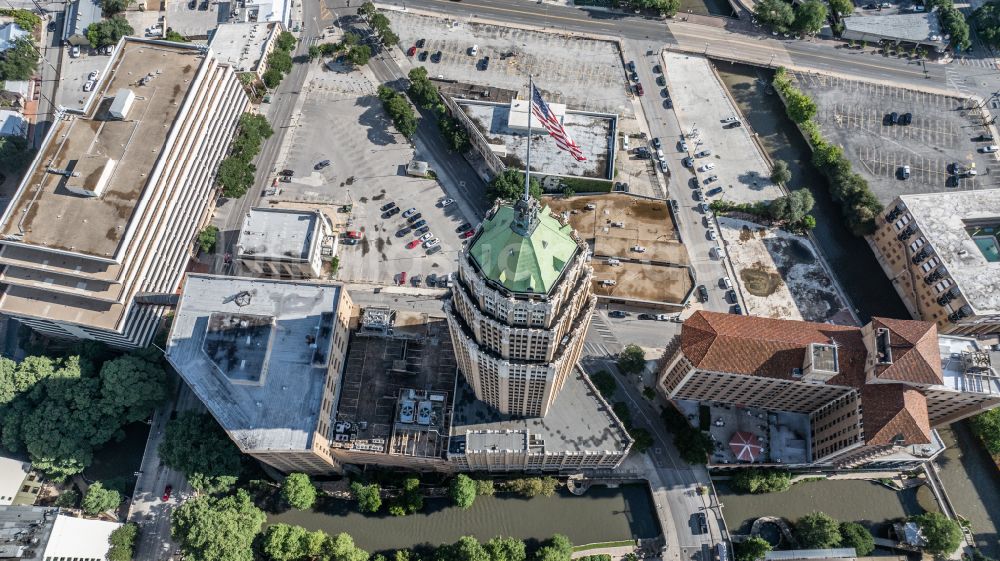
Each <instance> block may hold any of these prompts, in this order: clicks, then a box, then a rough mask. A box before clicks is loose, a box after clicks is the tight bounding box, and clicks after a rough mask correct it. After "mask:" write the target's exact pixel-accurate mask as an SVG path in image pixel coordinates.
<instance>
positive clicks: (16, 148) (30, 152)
mask: <svg viewBox="0 0 1000 561" xmlns="http://www.w3.org/2000/svg"><path fill="white" fill-rule="evenodd" d="M15 48H16V47H15ZM2 68H3V62H2V61H0V78H2V77H3V75H4V71H3V69H2ZM34 157H35V149H34V148H33V147H32V146H31V144H29V143H28V139H27V138H25V137H23V136H19V135H14V136H0V171H5V172H7V173H11V174H15V173H18V172H20V171H21V170H23V169H24V168H25V167H27V165H28V164H30V163H31V160H32V158H34Z"/></svg>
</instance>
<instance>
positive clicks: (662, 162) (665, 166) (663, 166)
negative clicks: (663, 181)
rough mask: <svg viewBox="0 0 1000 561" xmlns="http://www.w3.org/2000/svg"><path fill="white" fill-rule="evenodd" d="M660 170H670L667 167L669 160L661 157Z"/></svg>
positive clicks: (667, 171)
mask: <svg viewBox="0 0 1000 561" xmlns="http://www.w3.org/2000/svg"><path fill="white" fill-rule="evenodd" d="M660 171H662V172H663V173H669V172H670V168H668V167H667V161H666V160H664V159H662V158H661V159H660Z"/></svg>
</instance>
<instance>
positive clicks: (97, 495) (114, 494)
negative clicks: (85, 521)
mask: <svg viewBox="0 0 1000 561" xmlns="http://www.w3.org/2000/svg"><path fill="white" fill-rule="evenodd" d="M121 502H122V496H121V495H120V494H118V491H115V490H114V489H105V488H104V485H103V484H102V483H101V482H100V481H97V482H95V483H93V484H91V485H90V487H88V488H87V494H86V495H84V496H83V502H81V503H80V508H81V509H83V511H84V512H86V513H87V514H90V515H91V516H93V515H96V514H100V513H102V512H104V511H106V510H111V509H113V508H115V507H117V506H118V505H119V504H121Z"/></svg>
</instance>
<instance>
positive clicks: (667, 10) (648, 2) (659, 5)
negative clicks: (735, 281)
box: [639, 0, 681, 18]
mask: <svg viewBox="0 0 1000 561" xmlns="http://www.w3.org/2000/svg"><path fill="white" fill-rule="evenodd" d="M639 4H640V5H641V6H642V7H644V8H650V9H654V10H659V11H661V12H663V15H665V16H667V17H668V18H672V17H674V16H675V15H676V14H677V10H678V9H680V7H681V2H680V0H640V1H639Z"/></svg>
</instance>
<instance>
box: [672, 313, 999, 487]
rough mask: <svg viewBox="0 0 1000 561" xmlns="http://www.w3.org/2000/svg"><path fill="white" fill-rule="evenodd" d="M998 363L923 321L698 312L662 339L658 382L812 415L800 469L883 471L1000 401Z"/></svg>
mask: <svg viewBox="0 0 1000 561" xmlns="http://www.w3.org/2000/svg"><path fill="white" fill-rule="evenodd" d="M992 355H996V356H992ZM997 366H1000V354H997V353H990V352H987V351H984V350H983V349H981V348H979V346H978V344H977V343H976V341H975V340H974V339H967V338H962V337H951V336H939V335H938V333H937V329H936V328H935V325H934V324H932V323H928V322H922V321H914V320H890V319H884V318H874V319H873V320H872V322H871V323H869V324H868V325H866V326H865V327H863V328H855V327H844V326H837V325H830V324H818V323H810V322H803V321H789V320H778V319H768V318H759V317H748V316H738V315H730V314H717V313H711V312H696V313H695V314H694V315H693V316H691V317H690V318H689V319H688V320H687V321H685V323H684V326H683V327H682V330H681V334H680V335H679V336H677V337H675V338H674V339H673V340H672V341H671V343H670V345H669V346H668V347H667V351H666V354H665V355H664V358H663V359H662V362H661V367H660V373H659V376H658V383H657V389H658V390H659V391H660V392H661V393H662V394H663V395H664V396H665V397H666V398H667V399H669V400H674V401H677V400H690V401H694V402H698V403H711V404H721V405H723V406H725V407H733V406H738V407H740V408H752V409H754V410H763V411H766V412H768V417H769V418H770V417H771V413H793V414H801V415H805V416H807V417H808V423H807V426H808V434H807V435H805V437H806V440H807V442H806V450H808V454H807V457H806V458H805V459H804V460H803V461H801V462H799V463H800V464H801V465H802V466H808V467H827V468H842V469H847V468H859V467H863V468H866V469H877V468H882V469H890V468H901V467H912V466H915V465H919V464H920V463H921V462H923V461H926V460H928V459H930V458H932V457H934V455H936V454H937V453H938V452H940V450H942V449H943V445H942V444H941V443H940V440H939V439H938V438H937V436H936V434H934V432H933V429H934V428H936V427H939V426H944V425H946V424H949V423H951V422H954V421H956V420H959V419H963V418H965V417H968V416H970V415H973V414H976V413H979V412H982V411H985V410H988V409H992V408H994V407H997V406H998V405H1000V376H998V372H997ZM769 432H770V433H772V434H773V433H774V431H769ZM765 456H766V455H765ZM775 460H776V459H775V458H770V461H773V462H774V463H780V462H777V461H775ZM762 461H763V463H768V461H769V460H768V459H767V458H766V457H765V459H763V460H762ZM785 464H786V465H787V462H785Z"/></svg>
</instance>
